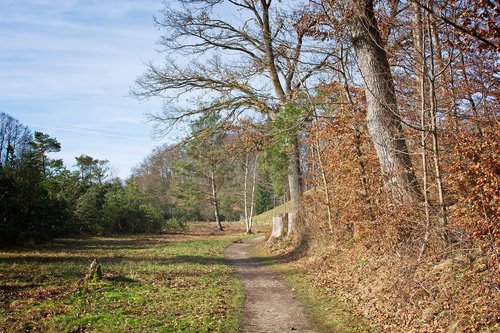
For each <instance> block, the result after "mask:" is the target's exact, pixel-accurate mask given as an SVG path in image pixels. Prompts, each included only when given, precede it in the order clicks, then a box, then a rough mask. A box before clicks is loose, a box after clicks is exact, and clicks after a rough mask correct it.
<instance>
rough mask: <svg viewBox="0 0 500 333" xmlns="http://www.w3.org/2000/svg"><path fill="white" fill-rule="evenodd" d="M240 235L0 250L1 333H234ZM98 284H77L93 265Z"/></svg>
mask: <svg viewBox="0 0 500 333" xmlns="http://www.w3.org/2000/svg"><path fill="white" fill-rule="evenodd" d="M237 238H239V237H238V236H234V235H233V236H221V235H212V236H191V235H178V236H164V237H162V236H149V237H145V236H144V237H111V238H87V239H65V240H59V241H56V242H53V243H51V244H47V245H43V246H33V247H30V248H18V249H12V250H0V302H1V308H0V318H1V319H0V332H3V331H5V332H25V331H34V332H82V331H87V332H236V331H237V330H238V325H239V316H240V311H241V304H242V301H243V291H242V287H241V285H240V283H239V282H238V280H237V279H236V278H235V276H234V272H233V269H232V268H231V267H229V266H228V265H227V263H226V262H225V260H224V254H223V250H224V248H225V247H226V246H227V245H228V244H230V243H231V242H233V241H234V240H236V239H237ZM94 258H96V259H98V260H99V261H100V262H101V264H102V268H103V272H104V278H103V279H102V280H101V281H98V282H88V281H82V277H83V276H84V274H85V268H86V267H87V266H88V265H89V264H90V262H91V261H92V260H93V259H94Z"/></svg>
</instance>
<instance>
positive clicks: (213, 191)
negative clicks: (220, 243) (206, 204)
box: [210, 172, 224, 231]
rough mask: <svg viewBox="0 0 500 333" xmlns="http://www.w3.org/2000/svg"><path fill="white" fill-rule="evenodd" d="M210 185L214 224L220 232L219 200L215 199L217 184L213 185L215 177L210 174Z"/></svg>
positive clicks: (221, 229)
mask: <svg viewBox="0 0 500 333" xmlns="http://www.w3.org/2000/svg"><path fill="white" fill-rule="evenodd" d="M210 183H211V185H212V204H213V206H214V214H215V222H217V228H219V230H220V231H223V230H224V228H222V222H221V220H220V212H219V199H218V198H217V184H215V176H214V173H213V172H212V173H211V174H210Z"/></svg>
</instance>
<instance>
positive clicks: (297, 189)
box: [260, 0, 303, 234]
mask: <svg viewBox="0 0 500 333" xmlns="http://www.w3.org/2000/svg"><path fill="white" fill-rule="evenodd" d="M260 5H261V6H262V23H261V29H262V32H263V41H264V49H265V53H266V66H267V69H268V70H269V77H270V78H271V83H272V85H273V88H274V91H275V93H276V96H277V97H278V99H279V101H280V104H281V107H282V108H283V107H285V105H286V104H287V103H288V102H290V101H289V100H288V99H289V97H290V93H291V92H289V91H287V92H285V89H283V85H282V83H281V82H280V79H279V75H278V69H277V68H276V61H275V55H274V46H273V33H272V31H271V25H270V21H269V7H270V5H271V1H267V0H260ZM287 94H288V96H287ZM272 117H277V114H275V115H272ZM288 172H289V173H288V187H289V190H290V200H291V202H292V211H291V212H290V214H291V215H292V217H291V219H292V221H293V222H292V223H290V224H289V229H288V233H289V234H290V233H293V231H294V229H295V222H296V220H297V217H298V212H299V210H300V196H301V195H302V190H303V188H302V175H301V169H300V155H299V145H298V137H297V136H295V138H293V140H292V142H291V143H290V150H289V152H288ZM290 228H291V229H290Z"/></svg>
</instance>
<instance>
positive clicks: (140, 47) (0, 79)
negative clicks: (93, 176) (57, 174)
mask: <svg viewBox="0 0 500 333" xmlns="http://www.w3.org/2000/svg"><path fill="white" fill-rule="evenodd" d="M162 3H163V0H140V1H138V0H97V1H96V0H0V10H1V12H2V15H0V112H6V113H8V114H10V115H12V116H13V117H15V118H17V119H18V120H19V121H21V122H22V123H23V124H25V125H28V126H29V127H30V128H31V129H32V130H39V131H43V132H45V133H48V134H49V135H51V136H53V137H56V138H57V139H58V140H59V142H61V144H62V151H61V152H60V153H58V154H57V155H54V156H53V157H56V158H62V159H64V161H65V164H66V165H67V166H69V167H71V166H72V165H74V157H75V156H78V155H80V154H87V155H90V156H92V157H94V158H99V159H107V160H109V161H110V164H111V166H112V168H113V171H114V175H115V176H120V177H122V178H124V177H126V176H127V175H129V174H130V169H131V168H132V167H133V166H134V165H136V164H138V163H139V162H140V161H141V160H142V159H143V158H144V157H145V156H146V155H148V154H149V153H150V152H151V150H152V149H153V148H154V147H155V146H158V145H160V144H162V143H164V142H172V141H175V140H176V139H177V138H175V137H173V135H174V134H170V137H167V138H164V139H162V140H153V139H152V136H151V133H152V125H151V124H148V123H147V117H146V116H145V114H146V113H148V112H152V113H154V112H157V111H159V110H160V109H161V101H160V100H150V101H147V102H139V101H137V100H135V99H134V98H133V97H130V96H128V94H129V89H130V86H131V85H132V84H133V82H134V80H135V78H136V77H137V76H138V75H140V74H141V73H142V72H143V70H144V66H143V62H145V61H148V60H152V59H156V58H158V57H159V56H158V55H157V53H156V52H155V49H156V47H157V46H156V44H155V42H156V40H157V39H158V38H159V36H160V32H158V30H157V29H156V28H155V27H154V25H153V15H155V14H157V13H158V10H159V9H161V7H162Z"/></svg>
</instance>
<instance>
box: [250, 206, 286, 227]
mask: <svg viewBox="0 0 500 333" xmlns="http://www.w3.org/2000/svg"><path fill="white" fill-rule="evenodd" d="M291 205H292V203H291V202H290V201H287V202H285V203H284V204H282V205H279V206H277V207H275V208H273V209H271V210H268V211H266V212H264V213H262V214H260V215H257V216H255V217H254V223H255V224H257V225H258V224H266V225H270V224H272V222H273V216H274V215H277V214H284V213H287V212H289V211H290V209H291Z"/></svg>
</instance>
